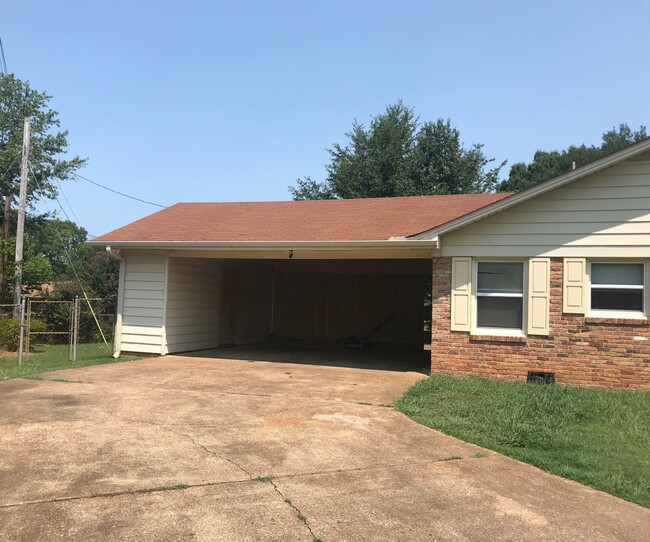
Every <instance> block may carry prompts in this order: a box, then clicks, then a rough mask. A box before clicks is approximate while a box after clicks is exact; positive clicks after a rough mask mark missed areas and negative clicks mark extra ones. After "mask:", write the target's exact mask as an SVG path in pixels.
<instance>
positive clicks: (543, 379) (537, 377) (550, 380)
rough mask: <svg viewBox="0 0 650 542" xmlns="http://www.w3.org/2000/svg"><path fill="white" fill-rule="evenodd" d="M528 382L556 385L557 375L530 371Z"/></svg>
mask: <svg viewBox="0 0 650 542" xmlns="http://www.w3.org/2000/svg"><path fill="white" fill-rule="evenodd" d="M526 382H528V383H529V384H555V373H543V372H540V371H528V377H527V378H526Z"/></svg>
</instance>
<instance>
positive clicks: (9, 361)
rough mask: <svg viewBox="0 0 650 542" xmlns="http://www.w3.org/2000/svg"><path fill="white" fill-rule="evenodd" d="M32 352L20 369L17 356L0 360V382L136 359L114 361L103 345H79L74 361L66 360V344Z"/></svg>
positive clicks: (45, 347) (40, 347)
mask: <svg viewBox="0 0 650 542" xmlns="http://www.w3.org/2000/svg"><path fill="white" fill-rule="evenodd" d="M34 350H35V351H34V352H31V353H30V354H29V355H28V356H25V358H24V359H23V366H22V367H18V356H15V357H5V358H0V382H1V381H3V380H9V379H10V378H20V377H24V376H29V375H32V374H35V373H44V372H47V371H57V370H60V369H73V368H75V367H86V366H88V365H100V364H103V363H117V362H119V361H128V360H132V359H136V358H124V357H122V358H120V359H114V358H113V356H112V348H111V347H110V346H106V345H105V344H103V343H90V344H80V345H79V346H78V347H77V360H76V361H69V360H68V357H69V350H68V345H67V344H56V345H45V346H40V345H39V346H37V347H35V349H34Z"/></svg>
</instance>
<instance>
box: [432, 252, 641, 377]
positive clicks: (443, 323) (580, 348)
mask: <svg viewBox="0 0 650 542" xmlns="http://www.w3.org/2000/svg"><path fill="white" fill-rule="evenodd" d="M562 261H563V260H562V258H553V259H552V261H551V300H550V330H549V331H550V334H549V336H548V337H539V336H529V337H527V338H525V339H511V338H503V339H499V338H495V337H478V336H475V335H471V336H470V334H469V333H463V332H457V331H450V317H451V314H450V296H451V258H436V259H434V260H433V280H432V283H433V296H432V323H431V332H432V337H431V339H432V340H431V372H432V373H442V374H454V375H462V376H470V375H474V376H483V377H488V378H503V379H509V380H525V379H526V376H527V374H528V371H543V372H551V373H555V378H556V381H557V382H558V383H564V384H578V385H585V386H604V387H610V388H644V389H650V327H649V326H648V324H647V323H645V322H643V321H633V322H628V321H620V320H600V319H599V320H593V319H589V318H585V317H584V316H582V315H574V314H563V313H562ZM640 339H641V340H640ZM643 339H645V340H643Z"/></svg>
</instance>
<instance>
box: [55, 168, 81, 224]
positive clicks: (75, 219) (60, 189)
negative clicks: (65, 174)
mask: <svg viewBox="0 0 650 542" xmlns="http://www.w3.org/2000/svg"><path fill="white" fill-rule="evenodd" d="M54 180H55V181H56V185H57V186H58V187H59V191H60V192H61V195H62V196H63V199H64V200H65V202H66V203H67V204H68V207H69V208H70V212H71V213H72V216H73V217H74V221H75V222H76V223H77V225H81V223H80V222H79V219H78V218H77V215H76V214H75V212H74V209H73V208H72V205H70V202H69V201H68V197H67V196H66V195H65V192H64V191H63V187H62V186H61V183H60V182H59V180H58V179H54Z"/></svg>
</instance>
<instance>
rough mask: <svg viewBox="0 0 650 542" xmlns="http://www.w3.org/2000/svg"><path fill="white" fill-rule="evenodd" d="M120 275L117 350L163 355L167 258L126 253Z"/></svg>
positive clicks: (160, 254)
mask: <svg viewBox="0 0 650 542" xmlns="http://www.w3.org/2000/svg"><path fill="white" fill-rule="evenodd" d="M121 273H122V276H121V277H120V284H121V290H122V291H121V292H120V297H121V299H120V309H121V310H120V312H119V314H118V327H119V329H118V330H117V334H118V337H119V343H118V344H119V349H120V350H121V351H124V352H139V353H149V354H162V353H164V348H165V331H164V325H165V322H164V314H165V291H166V283H167V254H166V253H164V252H163V253H160V252H154V251H151V252H146V251H126V252H125V254H124V264H123V265H122V267H121ZM120 321H121V325H120Z"/></svg>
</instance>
